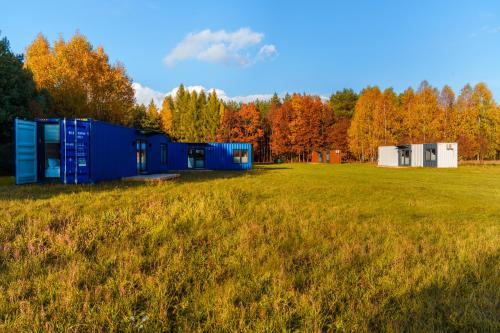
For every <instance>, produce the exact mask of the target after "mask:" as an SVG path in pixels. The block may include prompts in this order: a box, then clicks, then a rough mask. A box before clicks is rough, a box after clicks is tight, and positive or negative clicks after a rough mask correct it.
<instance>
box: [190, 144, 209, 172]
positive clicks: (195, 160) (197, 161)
mask: <svg viewBox="0 0 500 333" xmlns="http://www.w3.org/2000/svg"><path fill="white" fill-rule="evenodd" d="M188 168H189V169H204V168H205V149H203V148H189V150H188Z"/></svg>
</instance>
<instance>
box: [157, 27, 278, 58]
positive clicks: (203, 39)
mask: <svg viewBox="0 0 500 333" xmlns="http://www.w3.org/2000/svg"><path fill="white" fill-rule="evenodd" d="M263 39H264V34H263V33H260V32H255V31H252V30H251V29H249V28H241V29H239V30H237V31H235V32H227V31H226V30H219V31H211V30H210V29H205V30H203V31H200V32H197V33H189V34H188V35H187V36H186V37H185V38H184V39H183V40H182V41H181V42H180V43H179V44H177V46H176V47H175V48H174V49H173V50H172V51H171V52H170V53H169V54H167V56H166V57H165V58H164V59H163V60H164V62H165V64H166V65H167V66H174V65H175V64H177V63H179V62H181V61H184V60H188V59H197V60H201V61H206V62H209V63H222V64H236V65H238V66H242V67H244V66H248V65H251V64H253V63H255V61H257V60H261V59H263V58H262V56H264V58H265V57H268V56H269V55H273V56H274V55H277V50H276V46H274V45H272V44H270V45H264V46H262V47H261V49H260V51H259V52H258V54H257V55H251V54H249V53H248V52H249V51H251V49H252V47H254V46H257V45H258V44H260V43H261V42H262V40H263ZM245 51H246V52H245ZM261 53H262V54H261Z"/></svg>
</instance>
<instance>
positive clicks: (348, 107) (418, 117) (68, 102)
mask: <svg viewBox="0 0 500 333" xmlns="http://www.w3.org/2000/svg"><path fill="white" fill-rule="evenodd" d="M15 117H24V118H35V117H68V118H70V117H78V118H94V119H98V120H103V121H108V122H111V123H116V124H122V125H126V126H131V127H137V128H148V129H153V130H158V131H162V132H164V133H166V134H168V135H169V136H170V137H171V138H172V139H174V140H178V141H182V142H211V141H219V142H225V141H227V142H249V143H252V144H253V148H254V157H255V160H256V161H261V162H272V161H275V160H277V159H281V160H285V161H308V160H309V159H310V157H311V153H312V152H313V151H315V150H327V149H340V150H342V151H343V153H344V157H345V158H346V159H356V160H360V161H370V160H375V159H376V158H377V147H378V146H380V145H392V144H403V143H422V142H435V141H457V142H458V143H459V155H460V157H461V158H463V159H494V158H497V159H498V158H500V156H499V152H500V110H499V107H498V105H497V104H496V102H495V101H494V99H493V96H492V93H491V91H490V90H489V89H488V87H487V86H486V84H484V83H479V84H477V85H475V86H470V85H465V86H464V88H463V89H462V90H461V91H460V93H459V95H458V96H456V95H455V93H454V92H453V90H452V89H451V88H450V87H449V86H444V87H443V88H442V89H440V90H439V89H437V88H435V87H432V86H431V85H429V84H428V83H427V82H425V81H424V82H422V84H421V85H420V87H419V88H418V89H417V90H413V89H412V88H408V89H407V90H405V91H404V92H403V93H401V94H397V93H396V92H395V91H394V90H393V89H391V88H388V89H384V90H382V89H380V88H379V87H376V86H369V87H367V88H365V89H363V90H362V91H361V92H360V93H359V94H358V93H356V92H355V91H353V90H352V89H344V90H341V91H337V92H335V93H333V94H332V95H331V96H330V98H329V99H328V100H324V99H321V98H320V97H319V96H312V95H307V94H291V95H290V94H286V95H285V96H283V97H279V96H278V95H277V94H274V96H273V97H272V98H271V99H270V100H264V101H259V100H257V101H255V102H252V103H236V102H234V101H224V100H222V99H220V98H219V96H217V94H216V92H215V91H207V92H205V91H200V92H197V91H188V90H187V89H186V88H185V87H184V86H183V85H180V86H179V88H178V89H177V91H176V93H175V95H174V96H170V95H169V96H166V97H165V99H164V100H163V102H162V105H161V106H157V105H155V103H153V101H151V102H150V103H149V105H147V106H146V105H138V104H137V103H136V101H135V98H134V90H133V88H132V80H131V79H130V78H129V77H128V76H127V74H126V70H125V67H124V65H123V64H121V63H116V64H111V63H110V61H109V58H108V56H107V54H106V53H105V52H104V49H103V47H96V48H95V47H93V46H92V45H91V43H90V42H89V41H88V40H87V38H86V37H85V36H83V35H82V34H79V33H77V34H75V35H74V36H73V37H71V38H70V39H69V40H67V41H66V40H64V39H63V38H59V39H58V40H56V41H55V42H54V43H53V44H51V43H50V42H49V41H48V40H47V38H46V37H44V36H43V35H41V34H40V35H38V36H37V37H36V39H35V40H34V41H33V42H32V43H31V44H30V45H28V47H27V48H26V52H25V54H24V55H18V54H14V53H13V52H12V51H11V50H10V45H9V42H8V40H7V38H5V37H4V38H2V39H1V40H0V155H3V156H6V155H7V156H11V155H12V154H11V151H12V143H11V142H12V139H13V120H14V118H15ZM5 147H7V148H5ZM6 149H7V150H9V152H6ZM2 160H9V159H6V158H2ZM10 167H11V168H12V163H11V166H10ZM6 168H8V166H5V165H2V169H6Z"/></svg>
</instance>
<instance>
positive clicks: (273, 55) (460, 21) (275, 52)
mask: <svg viewBox="0 0 500 333" xmlns="http://www.w3.org/2000/svg"><path fill="white" fill-rule="evenodd" d="M0 30H1V31H2V35H3V36H7V37H8V39H9V40H10V42H11V46H12V48H13V49H14V51H16V52H24V49H25V47H26V46H27V45H28V44H29V43H30V42H31V41H32V40H33V39H34V38H35V37H36V35H37V34H38V33H40V32H42V33H43V34H44V35H46V36H47V37H48V38H49V40H51V41H54V40H55V39H57V38H58V37H59V36H61V35H62V36H63V37H64V38H69V37H71V36H72V35H73V34H74V33H75V32H76V31H80V32H81V33H82V34H84V35H86V36H87V37H88V38H89V40H90V41H91V43H92V44H93V45H95V46H97V45H102V46H104V48H105V50H106V52H107V53H108V54H109V56H110V59H111V60H112V61H116V60H119V61H121V62H123V63H124V64H125V66H126V68H127V72H128V74H129V75H130V77H131V78H132V79H133V81H134V82H136V83H138V84H140V86H139V85H136V88H137V89H138V90H140V91H138V94H140V96H139V97H140V98H143V99H147V98H150V97H158V96H160V95H161V94H163V93H166V92H168V91H171V90H172V89H173V88H174V87H176V86H177V85H178V84H179V83H181V82H182V83H184V84H185V85H187V86H196V85H201V86H203V87H206V88H218V89H221V90H224V93H225V94H226V95H227V96H231V97H234V96H248V95H254V94H270V93H273V92H275V91H276V92H278V93H284V92H306V93H313V94H319V95H323V96H328V95H330V94H331V93H332V92H333V91H335V90H338V89H342V88H344V87H347V88H353V89H355V90H358V91H359V90H360V89H362V88H363V87H365V86H367V85H379V86H381V87H383V88H385V87H393V88H394V89H395V90H396V91H398V92H399V91H402V90H404V89H405V88H406V87H408V86H413V87H417V86H418V84H419V83H420V82H421V81H422V80H428V81H429V82H430V83H431V84H432V85H434V86H438V87H442V86H443V85H444V84H449V85H451V86H452V88H453V89H454V90H455V91H456V92H457V93H458V91H459V90H460V88H461V87H463V85H464V84H465V83H468V82H469V83H472V84H474V83H477V82H479V81H484V82H486V83H487V84H488V85H489V86H490V88H491V89H492V90H493V92H494V94H495V95H496V96H500V2H499V1H413V2H412V3H410V2H409V1H302V2H301V1H273V2H272V3H271V1H247V2H243V1H227V2H222V1H220V2H216V3H213V2H212V1H211V2H208V1H206V2H197V1H188V2H184V1H172V2H170V1H169V2H167V1H153V0H149V1H147V0H146V1H76V0H73V1H23V2H22V3H20V2H15V1H8V2H5V3H4V4H2V8H1V11H0ZM189 34H190V35H189ZM189 36H190V37H189ZM146 87H147V88H146ZM155 94H156V95H155Z"/></svg>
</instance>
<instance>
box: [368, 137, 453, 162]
mask: <svg viewBox="0 0 500 333" xmlns="http://www.w3.org/2000/svg"><path fill="white" fill-rule="evenodd" d="M378 165H379V166H385V167H434V168H456V167H457V166H458V145H457V143H456V142H452V143H446V142H439V143H420V144H409V145H399V146H381V147H378Z"/></svg>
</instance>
